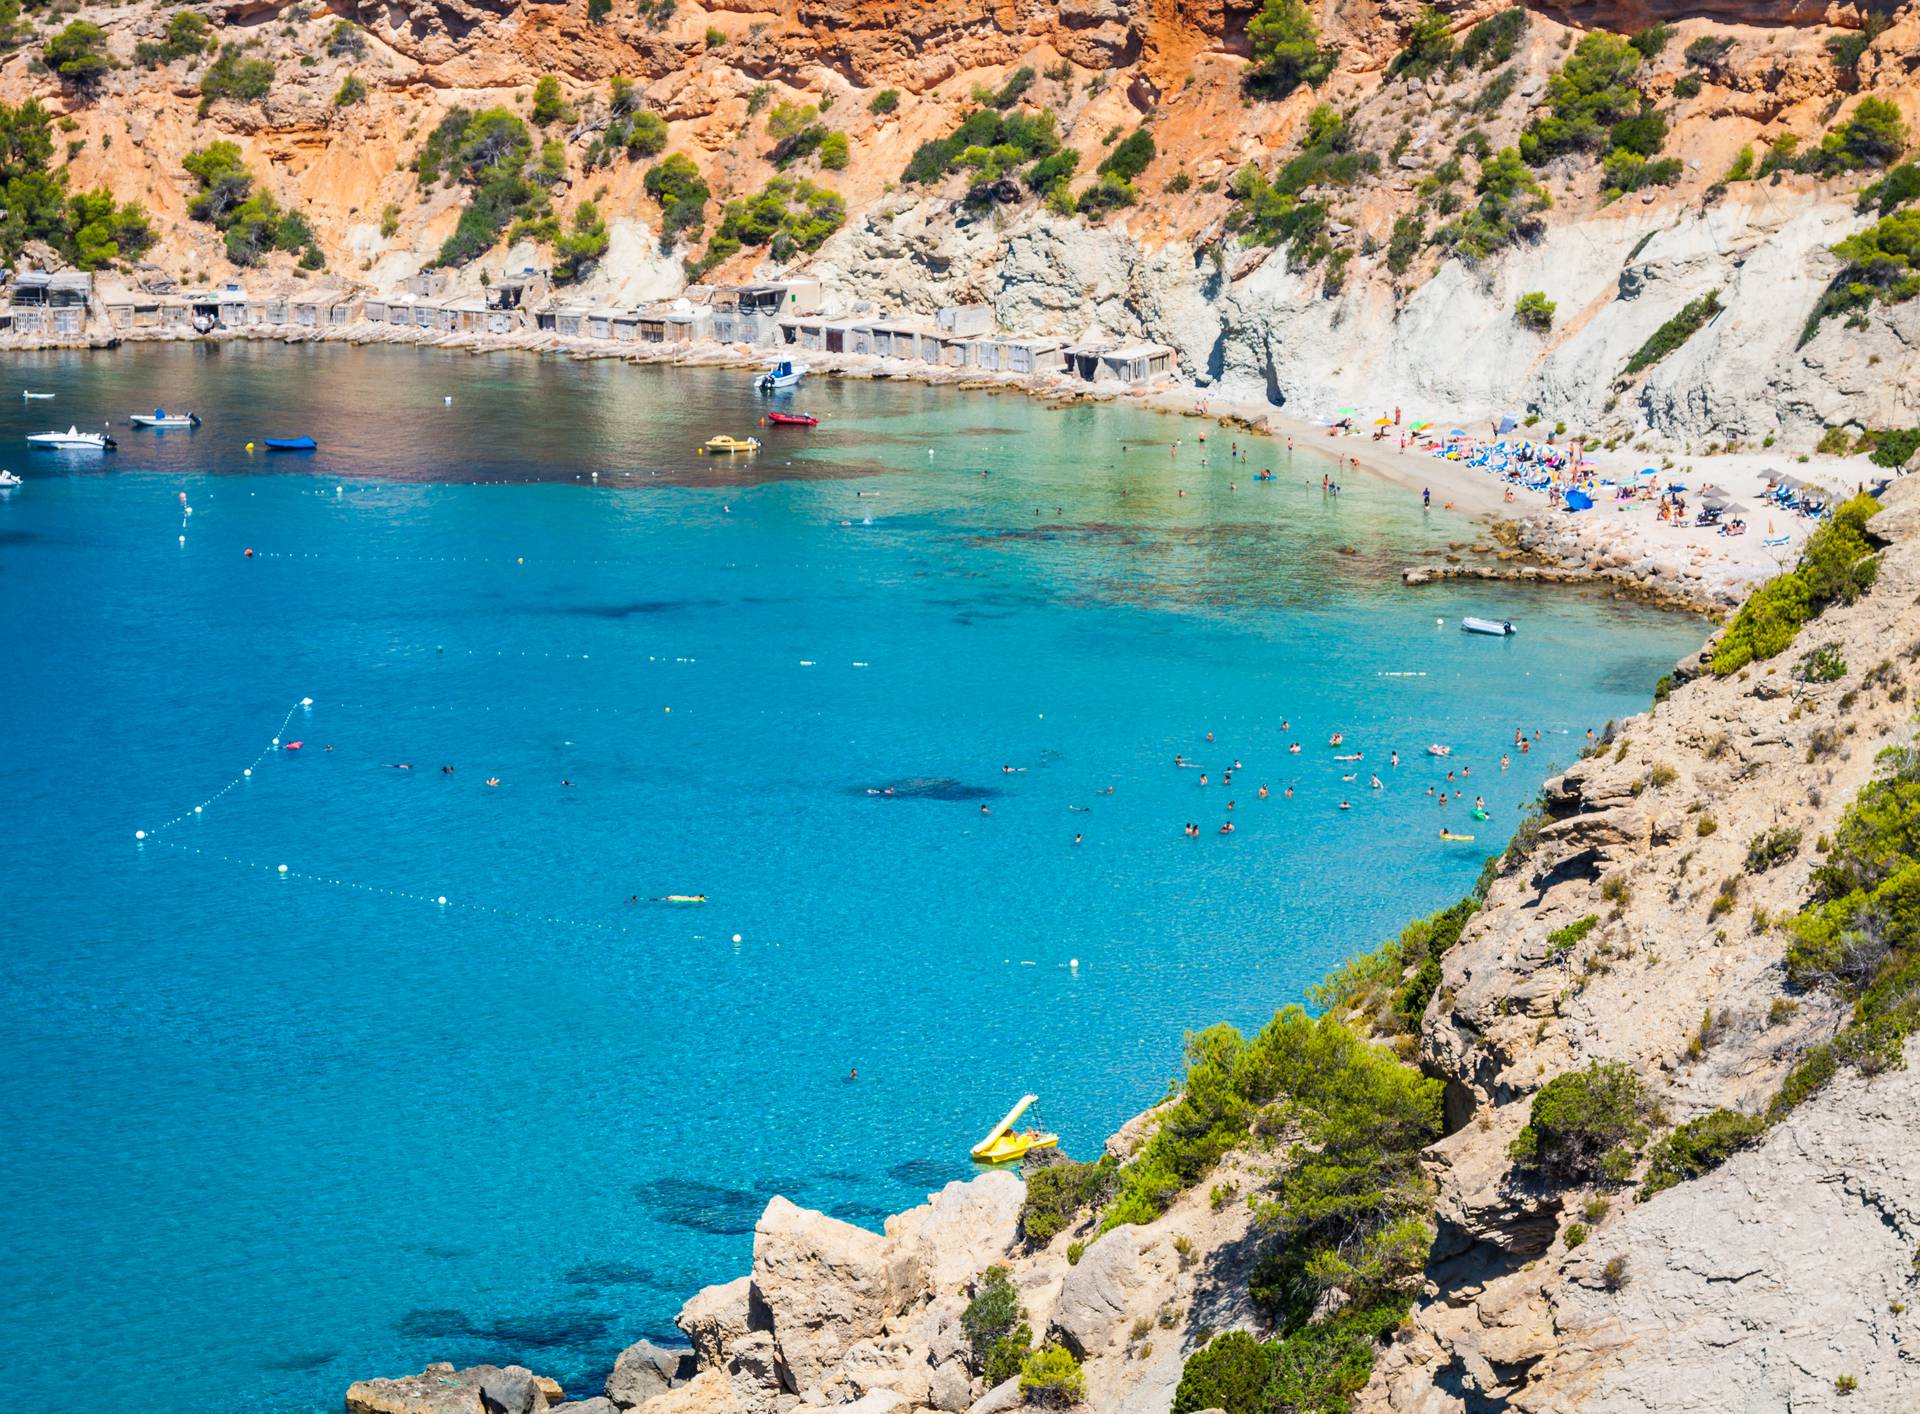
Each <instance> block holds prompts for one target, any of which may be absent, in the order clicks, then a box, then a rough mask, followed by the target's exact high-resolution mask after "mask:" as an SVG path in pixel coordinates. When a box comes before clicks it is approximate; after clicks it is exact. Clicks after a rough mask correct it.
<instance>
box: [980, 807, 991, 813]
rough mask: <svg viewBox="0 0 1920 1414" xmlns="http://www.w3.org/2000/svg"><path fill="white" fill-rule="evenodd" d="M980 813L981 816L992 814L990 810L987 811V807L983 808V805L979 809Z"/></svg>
mask: <svg viewBox="0 0 1920 1414" xmlns="http://www.w3.org/2000/svg"><path fill="white" fill-rule="evenodd" d="M980 813H981V814H982V815H991V814H993V812H992V811H991V810H989V809H987V807H986V806H984V805H982V806H981V807H980Z"/></svg>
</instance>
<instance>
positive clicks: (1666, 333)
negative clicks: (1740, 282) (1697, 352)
mask: <svg viewBox="0 0 1920 1414" xmlns="http://www.w3.org/2000/svg"><path fill="white" fill-rule="evenodd" d="M1719 312H1720V291H1718V290H1708V291H1707V292H1706V293H1705V294H1704V295H1701V296H1700V297H1699V298H1698V299H1694V300H1688V301H1687V303H1686V304H1684V305H1682V306H1681V308H1680V312H1679V313H1678V314H1676V315H1674V316H1673V318H1671V319H1669V320H1668V321H1667V322H1666V323H1664V324H1662V325H1661V326H1660V327H1659V328H1658V329H1655V330H1654V331H1653V333H1652V334H1651V335H1650V336H1649V337H1648V339H1647V341H1646V342H1645V343H1644V344H1642V345H1640V347H1639V348H1638V349H1636V350H1634V354H1633V357H1632V358H1630V359H1628V360H1627V366H1626V369H1625V372H1626V374H1627V376H1628V377H1632V376H1633V375H1634V374H1636V373H1639V372H1641V371H1642V370H1643V369H1648V368H1651V367H1653V365H1654V364H1656V363H1658V362H1659V361H1660V360H1661V359H1663V358H1665V357H1666V356H1667V355H1668V354H1670V353H1672V352H1673V351H1674V350H1675V349H1677V348H1679V347H1680V346H1681V345H1682V344H1684V343H1686V342H1687V340H1689V339H1691V338H1692V337H1693V336H1694V335H1695V334H1697V333H1699V332H1700V330H1701V329H1703V328H1704V327H1706V323H1707V321H1708V320H1709V319H1711V318H1713V316H1714V315H1716V314H1718V313H1719Z"/></svg>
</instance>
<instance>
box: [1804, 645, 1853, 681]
mask: <svg viewBox="0 0 1920 1414" xmlns="http://www.w3.org/2000/svg"><path fill="white" fill-rule="evenodd" d="M1793 675H1794V677H1796V678H1797V679H1799V680H1800V681H1801V682H1839V681H1840V679H1841V678H1843V677H1845V676H1846V675H1847V660H1846V659H1845V658H1842V657H1841V656H1840V650H1839V649H1837V648H1835V647H1834V646H1833V645H1832V644H1831V643H1828V644H1825V645H1823V646H1821V647H1819V648H1816V649H1814V650H1813V652H1811V653H1808V654H1806V655H1804V656H1803V657H1802V658H1801V659H1800V661H1799V662H1797V663H1795V664H1794V665H1793Z"/></svg>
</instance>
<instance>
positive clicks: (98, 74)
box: [40, 20, 113, 91]
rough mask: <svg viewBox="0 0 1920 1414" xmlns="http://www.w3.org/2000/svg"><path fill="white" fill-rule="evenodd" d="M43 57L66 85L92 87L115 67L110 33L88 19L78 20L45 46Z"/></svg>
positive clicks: (51, 38) (52, 37) (42, 47)
mask: <svg viewBox="0 0 1920 1414" xmlns="http://www.w3.org/2000/svg"><path fill="white" fill-rule="evenodd" d="M40 57H41V58H43V59H45V60H46V63H47V67H48V68H49V69H51V70H53V72H54V73H55V74H56V75H57V76H58V77H59V79H60V81H61V82H62V83H65V84H71V85H72V86H73V87H74V88H77V89H81V90H83V91H84V90H89V89H92V88H94V87H96V86H97V85H98V84H99V82H100V80H101V79H103V78H105V77H106V74H107V70H109V69H111V68H112V67H113V60H112V58H111V57H110V56H109V55H108V53H107V32H106V31H105V30H103V29H101V28H100V26H99V25H96V24H93V23H92V22H91V21H88V20H74V21H72V22H71V23H69V24H68V25H67V27H66V28H65V29H63V30H61V31H60V32H59V33H58V34H54V35H50V36H49V37H48V38H47V42H46V43H45V44H44V45H42V46H41V49H40Z"/></svg>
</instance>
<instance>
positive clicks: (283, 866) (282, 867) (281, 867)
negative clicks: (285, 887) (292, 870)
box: [280, 864, 287, 874]
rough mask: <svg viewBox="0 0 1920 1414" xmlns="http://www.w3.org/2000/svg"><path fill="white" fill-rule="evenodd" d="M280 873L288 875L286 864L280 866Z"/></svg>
mask: <svg viewBox="0 0 1920 1414" xmlns="http://www.w3.org/2000/svg"><path fill="white" fill-rule="evenodd" d="M280 872H281V873H282V874H284V873H286V872H287V866H286V865H284V864H282V865H281V866H280Z"/></svg>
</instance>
